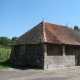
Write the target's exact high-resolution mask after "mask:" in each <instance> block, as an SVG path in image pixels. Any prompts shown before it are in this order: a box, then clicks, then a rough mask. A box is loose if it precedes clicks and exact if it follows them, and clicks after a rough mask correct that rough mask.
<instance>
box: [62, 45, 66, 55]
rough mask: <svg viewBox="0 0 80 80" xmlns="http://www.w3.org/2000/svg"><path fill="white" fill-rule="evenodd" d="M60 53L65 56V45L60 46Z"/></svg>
mask: <svg viewBox="0 0 80 80" xmlns="http://www.w3.org/2000/svg"><path fill="white" fill-rule="evenodd" d="M62 54H63V56H65V46H62Z"/></svg>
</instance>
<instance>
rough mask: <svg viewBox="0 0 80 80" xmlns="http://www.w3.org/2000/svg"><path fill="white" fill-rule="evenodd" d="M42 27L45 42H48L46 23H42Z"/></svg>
mask: <svg viewBox="0 0 80 80" xmlns="http://www.w3.org/2000/svg"><path fill="white" fill-rule="evenodd" d="M42 27H43V41H44V42H47V38H46V32H45V22H44V21H42Z"/></svg>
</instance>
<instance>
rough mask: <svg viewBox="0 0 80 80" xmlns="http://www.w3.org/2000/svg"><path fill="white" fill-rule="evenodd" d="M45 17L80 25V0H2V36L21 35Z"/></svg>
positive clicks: (49, 19)
mask: <svg viewBox="0 0 80 80" xmlns="http://www.w3.org/2000/svg"><path fill="white" fill-rule="evenodd" d="M43 19H44V21H45V22H49V23H53V24H59V25H63V26H65V25H66V24H67V23H68V26H69V27H72V28H73V27H74V25H77V26H79V27H80V0H0V36H6V37H8V38H12V37H14V36H16V37H19V36H21V35H22V34H24V33H25V32H27V31H28V30H30V29H31V28H33V27H34V26H36V25H37V24H38V23H40V22H41V21H42V20H43Z"/></svg>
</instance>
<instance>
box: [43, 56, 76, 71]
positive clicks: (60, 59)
mask: <svg viewBox="0 0 80 80" xmlns="http://www.w3.org/2000/svg"><path fill="white" fill-rule="evenodd" d="M70 66H75V56H74V55H69V56H46V57H45V60H44V69H45V70H46V69H55V68H63V67H70Z"/></svg>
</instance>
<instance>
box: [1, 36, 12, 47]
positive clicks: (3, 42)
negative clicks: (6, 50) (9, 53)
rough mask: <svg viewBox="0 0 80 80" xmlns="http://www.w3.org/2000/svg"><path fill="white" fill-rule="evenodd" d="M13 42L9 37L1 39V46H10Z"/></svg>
mask: <svg viewBox="0 0 80 80" xmlns="http://www.w3.org/2000/svg"><path fill="white" fill-rule="evenodd" d="M10 42H11V40H10V39H9V38H8V37H0V44H1V45H6V46H7V45H8V44H9V43H10Z"/></svg>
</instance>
